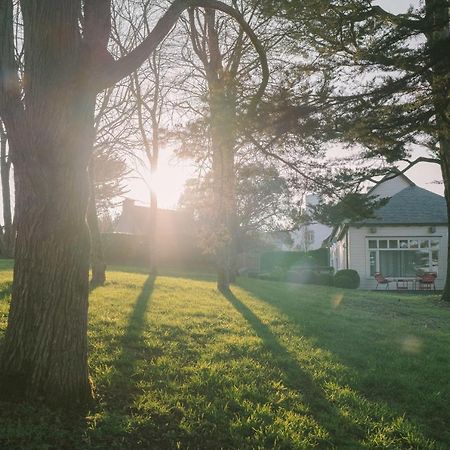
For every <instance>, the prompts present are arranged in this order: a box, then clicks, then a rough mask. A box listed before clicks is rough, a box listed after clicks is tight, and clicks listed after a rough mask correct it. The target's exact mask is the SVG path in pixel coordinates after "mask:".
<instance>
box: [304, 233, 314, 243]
mask: <svg viewBox="0 0 450 450" xmlns="http://www.w3.org/2000/svg"><path fill="white" fill-rule="evenodd" d="M305 242H306V244H312V243H314V231H313V230H306V233H305Z"/></svg>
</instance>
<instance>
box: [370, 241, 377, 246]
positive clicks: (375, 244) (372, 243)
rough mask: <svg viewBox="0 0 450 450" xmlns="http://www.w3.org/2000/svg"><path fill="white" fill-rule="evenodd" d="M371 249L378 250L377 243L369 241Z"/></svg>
mask: <svg viewBox="0 0 450 450" xmlns="http://www.w3.org/2000/svg"><path fill="white" fill-rule="evenodd" d="M369 248H377V241H373V240H369Z"/></svg>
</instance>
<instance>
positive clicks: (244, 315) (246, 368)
mask: <svg viewBox="0 0 450 450" xmlns="http://www.w3.org/2000/svg"><path fill="white" fill-rule="evenodd" d="M1 267H3V271H2V272H0V292H1V294H0V328H1V333H3V331H4V329H5V327H6V320H7V310H8V299H9V294H8V289H9V283H10V279H11V272H10V271H9V270H8V265H7V264H5V265H3V266H1ZM108 279H109V281H108V283H107V285H106V286H104V287H100V288H97V289H95V290H94V291H93V292H92V296H91V301H90V328H89V342H90V367H91V376H92V379H93V383H94V385H95V389H96V405H95V406H94V407H93V408H92V409H91V410H90V411H89V412H88V413H87V414H86V415H83V417H79V416H77V415H76V414H67V413H63V412H60V411H51V410H49V409H47V408H45V407H43V406H41V405H39V404H32V405H30V404H22V405H13V404H6V403H0V449H2V450H3V449H27V450H31V449H158V448H161V449H171V448H174V449H175V448H181V449H197V448H198V449H220V448H226V449H271V448H284V449H296V448H299V449H310V448H323V449H332V448H336V449H365V448H373V449H379V448H389V449H403V448H404V449H433V448H442V449H449V448H450V427H449V424H450V402H449V399H450V381H449V380H450V376H449V372H450V370H449V369H450V350H449V349H450V308H449V307H447V306H446V305H444V304H442V303H439V301H438V300H437V297H433V296H417V295H404V294H403V295H395V294H385V293H367V292H359V291H351V290H338V289H333V288H325V287H318V286H298V285H291V284H281V283H274V282H267V281H256V280H251V279H241V280H239V283H238V286H234V287H233V289H232V291H233V294H232V295H229V296H226V297H225V296H223V295H222V294H220V293H218V292H217V291H216V289H215V285H214V282H213V281H210V280H205V279H193V278H183V277H181V276H179V275H178V276H176V277H175V276H170V277H168V276H161V277H158V278H157V279H156V281H153V280H152V279H150V278H148V277H147V276H146V275H145V274H143V273H133V272H129V271H128V272H124V271H121V272H118V271H117V272H110V273H109V274H108Z"/></svg>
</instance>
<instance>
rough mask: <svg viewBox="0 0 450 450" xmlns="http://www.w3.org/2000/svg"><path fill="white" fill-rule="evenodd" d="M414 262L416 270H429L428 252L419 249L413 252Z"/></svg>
mask: <svg viewBox="0 0 450 450" xmlns="http://www.w3.org/2000/svg"><path fill="white" fill-rule="evenodd" d="M414 255H415V258H414V264H415V269H416V273H417V272H429V271H430V252H429V251H428V250H419V251H417V252H414Z"/></svg>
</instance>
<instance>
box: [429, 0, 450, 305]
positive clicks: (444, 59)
mask: <svg viewBox="0 0 450 450" xmlns="http://www.w3.org/2000/svg"><path fill="white" fill-rule="evenodd" d="M425 7H426V14H427V19H428V23H429V24H430V25H431V26H432V29H431V30H430V31H429V32H428V34H427V35H426V37H427V40H428V45H429V47H430V58H431V66H432V81H431V87H432V92H433V104H434V109H435V114H436V129H437V139H438V142H439V158H440V162H441V172H442V179H443V182H444V194H445V200H446V202H447V217H448V219H450V102H449V94H450V54H449V51H448V50H449V46H448V40H449V38H450V28H449V25H450V23H449V22H450V20H449V8H448V4H447V2H445V1H443V0H426V2H425ZM446 43H447V44H446ZM448 229H449V238H450V224H449V228H448ZM442 300H444V301H447V302H450V239H448V246H447V274H446V280H445V287H444V291H443V293H442Z"/></svg>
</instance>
